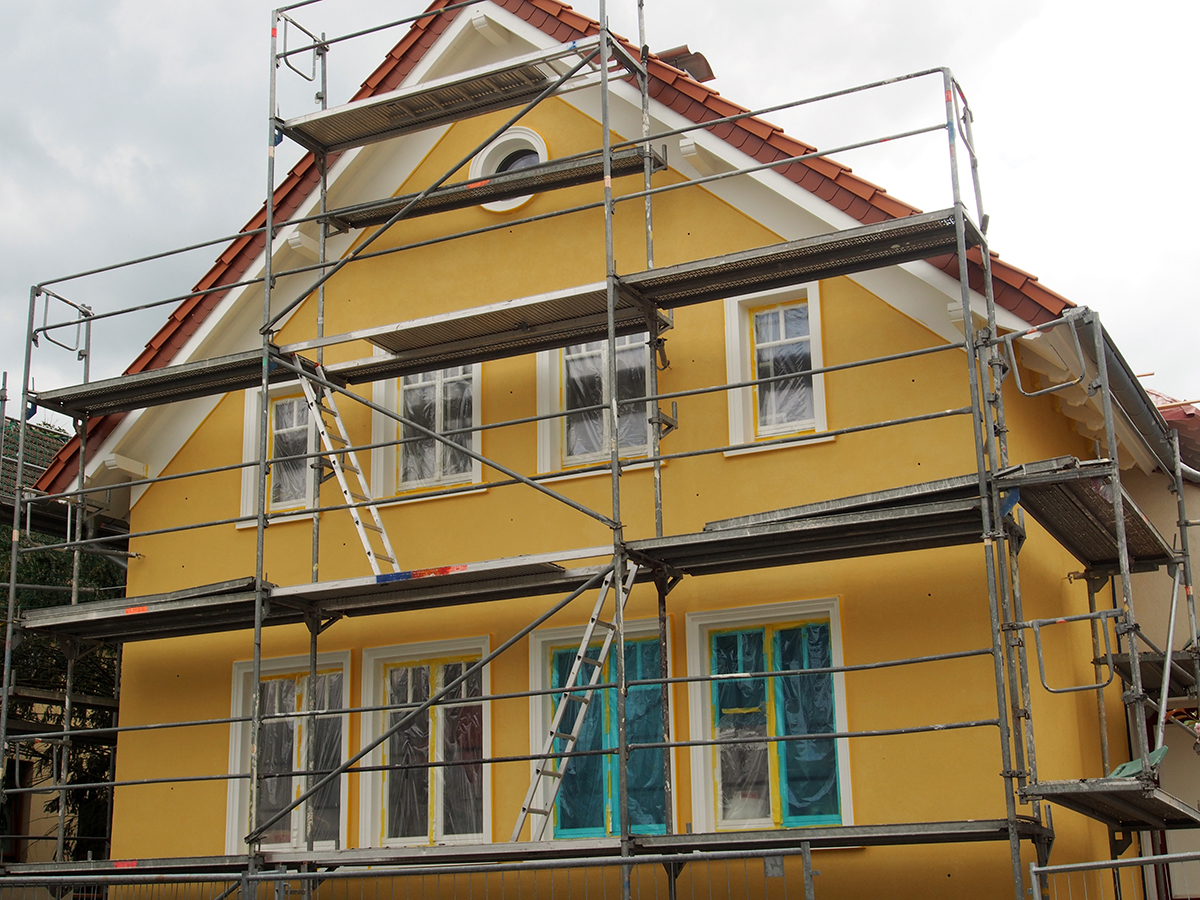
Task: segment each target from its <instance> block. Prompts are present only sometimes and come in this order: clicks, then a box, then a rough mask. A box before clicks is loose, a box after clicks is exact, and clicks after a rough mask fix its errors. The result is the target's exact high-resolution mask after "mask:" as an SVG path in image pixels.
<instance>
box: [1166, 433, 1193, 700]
mask: <svg viewBox="0 0 1200 900" xmlns="http://www.w3.org/2000/svg"><path fill="white" fill-rule="evenodd" d="M1171 447H1172V449H1173V450H1174V452H1175V471H1174V473H1173V474H1174V482H1175V484H1174V488H1175V507H1176V509H1177V510H1178V513H1179V553H1180V555H1181V556H1182V557H1183V596H1184V602H1185V603H1186V604H1187V613H1188V627H1189V628H1190V629H1191V632H1190V633H1189V634H1188V641H1189V646H1190V647H1191V648H1192V649H1191V653H1192V670H1193V674H1194V675H1195V678H1196V684H1198V685H1200V648H1198V647H1197V646H1196V639H1197V637H1200V635H1197V633H1196V600H1195V597H1193V596H1192V556H1191V551H1190V550H1189V549H1188V515H1187V499H1186V498H1185V497H1184V495H1183V457H1182V456H1181V455H1180V452H1179V432H1178V431H1174V430H1172V433H1171Z"/></svg>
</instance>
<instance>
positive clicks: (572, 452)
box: [563, 335, 650, 459]
mask: <svg viewBox="0 0 1200 900" xmlns="http://www.w3.org/2000/svg"><path fill="white" fill-rule="evenodd" d="M649 359H650V357H649V351H648V349H647V346H646V336H645V335H626V336H624V337H618V338H617V436H618V441H619V444H620V447H621V450H622V451H633V450H638V449H642V448H645V447H646V445H647V444H648V442H649V439H648V432H647V429H648V419H647V406H646V403H645V402H644V401H642V398H644V397H645V396H646V385H647V379H646V367H647V365H648V364H649ZM607 378H608V342H607V341H592V342H590V343H587V344H576V345H574V346H572V347H568V348H567V349H566V350H564V351H563V393H564V396H565V408H566V410H568V411H570V410H572V409H580V408H581V407H585V406H598V405H600V404H603V403H604V383H605V381H606V380H607ZM605 418H606V416H605V411H604V410H603V409H593V410H586V411H584V412H578V413H572V414H571V415H568V416H567V417H566V426H565V430H566V439H565V446H564V451H565V452H564V455H565V456H566V458H568V459H575V458H581V457H587V456H594V455H597V454H602V453H606V452H608V438H607V433H606V430H605Z"/></svg>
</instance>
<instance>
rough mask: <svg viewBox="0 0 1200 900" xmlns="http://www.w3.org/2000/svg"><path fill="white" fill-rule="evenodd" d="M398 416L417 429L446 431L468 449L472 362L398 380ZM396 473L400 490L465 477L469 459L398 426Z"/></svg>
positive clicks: (472, 409)
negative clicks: (398, 450)
mask: <svg viewBox="0 0 1200 900" xmlns="http://www.w3.org/2000/svg"><path fill="white" fill-rule="evenodd" d="M400 414H401V415H402V416H403V417H404V418H405V419H408V420H409V421H411V422H413V423H415V424H417V425H419V426H421V428H424V429H427V430H428V431H432V432H435V433H437V434H444V435H446V436H447V437H448V438H449V439H450V440H451V441H452V442H453V443H454V444H457V445H458V446H460V447H466V448H468V449H474V447H475V442H474V433H473V432H472V431H471V430H470V429H471V428H472V427H473V426H474V424H475V378H474V367H473V366H454V367H453V368H449V369H441V370H439V371H436V372H422V373H420V374H418V375H405V376H404V377H403V378H401V379H400ZM399 432H400V433H399V437H400V438H401V440H402V441H403V443H401V445H400V454H399V461H398V466H399V472H398V478H397V484H398V485H400V486H401V487H402V488H412V487H421V486H423V485H430V484H443V483H457V482H462V481H469V480H470V479H471V476H472V473H473V461H472V459H471V457H469V456H468V455H467V454H466V453H463V452H462V451H461V450H457V449H455V448H454V447H453V446H451V445H449V444H447V443H445V442H443V441H439V440H436V439H434V438H432V437H429V436H427V435H426V434H424V433H423V432H422V431H419V430H418V429H416V428H414V427H412V425H405V424H401V425H400V426H399Z"/></svg>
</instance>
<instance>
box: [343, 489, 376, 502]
mask: <svg viewBox="0 0 1200 900" xmlns="http://www.w3.org/2000/svg"><path fill="white" fill-rule="evenodd" d="M346 493H348V494H349V495H350V496H351V497H353V498H354V499H355V500H370V499H371V498H370V497H368V496H366V495H365V494H360V493H359V492H358V491H347V492H346Z"/></svg>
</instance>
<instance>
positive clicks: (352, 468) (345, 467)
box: [342, 463, 362, 475]
mask: <svg viewBox="0 0 1200 900" xmlns="http://www.w3.org/2000/svg"><path fill="white" fill-rule="evenodd" d="M342 471H343V472H353V473H354V474H355V475H361V474H362V469H360V468H359V467H358V466H352V465H350V463H342Z"/></svg>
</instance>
